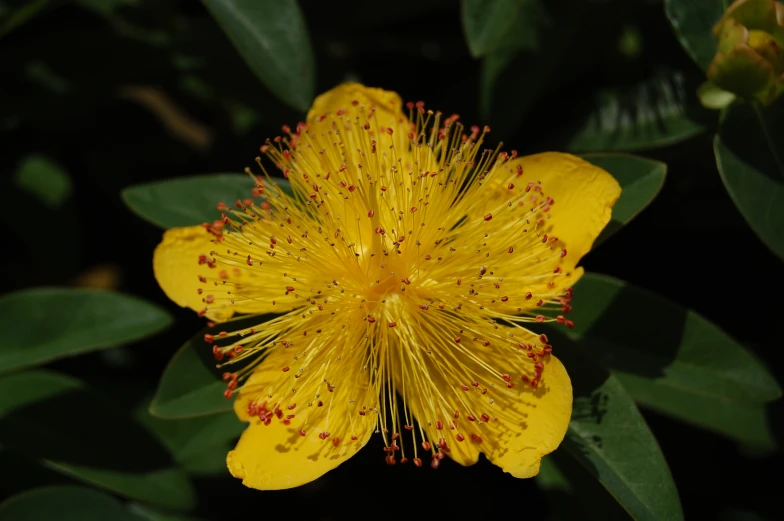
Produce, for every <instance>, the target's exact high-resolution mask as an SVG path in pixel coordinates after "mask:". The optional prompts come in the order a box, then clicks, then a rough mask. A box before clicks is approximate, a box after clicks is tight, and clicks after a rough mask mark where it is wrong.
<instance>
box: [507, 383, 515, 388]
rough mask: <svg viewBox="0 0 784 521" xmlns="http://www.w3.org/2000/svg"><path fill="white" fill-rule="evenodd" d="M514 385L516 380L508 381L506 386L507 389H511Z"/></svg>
mask: <svg viewBox="0 0 784 521" xmlns="http://www.w3.org/2000/svg"><path fill="white" fill-rule="evenodd" d="M512 387H514V382H508V383H507V384H506V388H507V389H511V388H512Z"/></svg>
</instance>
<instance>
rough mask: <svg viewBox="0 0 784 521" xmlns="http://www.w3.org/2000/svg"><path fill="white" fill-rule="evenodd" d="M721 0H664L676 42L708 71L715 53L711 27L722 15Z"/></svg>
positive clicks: (714, 41)
mask: <svg viewBox="0 0 784 521" xmlns="http://www.w3.org/2000/svg"><path fill="white" fill-rule="evenodd" d="M725 7H726V6H725V5H724V2H723V1H722V0H700V1H694V0H664V9H665V12H666V13H667V18H669V19H670V24H672V28H673V29H674V30H675V35H676V36H677V37H678V41H679V42H681V45H683V48H684V49H686V52H687V53H688V54H689V56H691V58H692V59H693V60H694V61H695V62H697V65H699V66H700V67H701V68H702V70H707V68H708V65H710V62H711V60H712V59H713V55H714V54H716V39H715V38H714V37H713V26H714V25H716V22H718V21H719V19H720V18H721V15H722V14H724V8H725Z"/></svg>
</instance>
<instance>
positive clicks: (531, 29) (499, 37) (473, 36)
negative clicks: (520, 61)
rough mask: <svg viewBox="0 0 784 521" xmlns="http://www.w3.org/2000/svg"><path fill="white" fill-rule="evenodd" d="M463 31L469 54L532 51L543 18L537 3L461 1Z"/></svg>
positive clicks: (533, 0)
mask: <svg viewBox="0 0 784 521" xmlns="http://www.w3.org/2000/svg"><path fill="white" fill-rule="evenodd" d="M460 7H461V10H460V13H461V18H462V20H463V30H464V31H465V37H466V42H467V43H468V48H469V49H470V50H471V54H472V55H473V56H474V57H475V58H478V57H480V56H483V55H484V54H486V53H488V52H491V51H497V50H499V49H509V48H527V49H534V48H536V47H537V46H538V43H539V31H540V29H541V25H542V24H543V23H544V22H545V20H546V16H545V11H544V8H543V6H542V4H541V2H540V0H462V2H461V4H460Z"/></svg>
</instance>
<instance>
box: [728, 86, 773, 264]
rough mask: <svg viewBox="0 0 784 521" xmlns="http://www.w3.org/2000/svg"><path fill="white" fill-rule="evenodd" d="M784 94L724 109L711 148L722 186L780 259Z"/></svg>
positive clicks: (763, 240) (755, 230)
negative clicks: (765, 102)
mask: <svg viewBox="0 0 784 521" xmlns="http://www.w3.org/2000/svg"><path fill="white" fill-rule="evenodd" d="M782 143H784V99H781V100H779V101H778V102H777V103H775V104H774V105H772V106H770V107H767V108H765V109H764V110H763V109H760V108H759V107H757V106H754V105H750V104H741V103H736V104H733V105H731V106H730V107H729V108H728V109H727V113H726V115H725V117H724V120H723V121H722V124H721V128H720V129H719V133H718V134H717V135H716V137H715V138H714V140H713V152H714V154H715V155H716V165H717V166H718V168H719V173H720V174H721V179H722V181H724V186H725V187H726V188H727V191H728V192H729V194H730V197H732V200H733V201H734V202H735V205H736V206H737V207H738V209H739V210H740V212H741V213H742V214H743V217H745V218H746V220H747V221H748V223H749V225H750V226H751V228H752V229H753V230H754V232H756V234H757V235H758V236H759V238H760V239H761V240H762V242H764V243H765V245H766V246H767V247H768V248H770V249H771V250H773V253H775V254H776V255H778V256H779V257H780V258H782V259H784V148H783V147H782Z"/></svg>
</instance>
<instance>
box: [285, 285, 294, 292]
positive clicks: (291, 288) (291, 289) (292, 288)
mask: <svg viewBox="0 0 784 521" xmlns="http://www.w3.org/2000/svg"><path fill="white" fill-rule="evenodd" d="M286 291H294V286H286Z"/></svg>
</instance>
